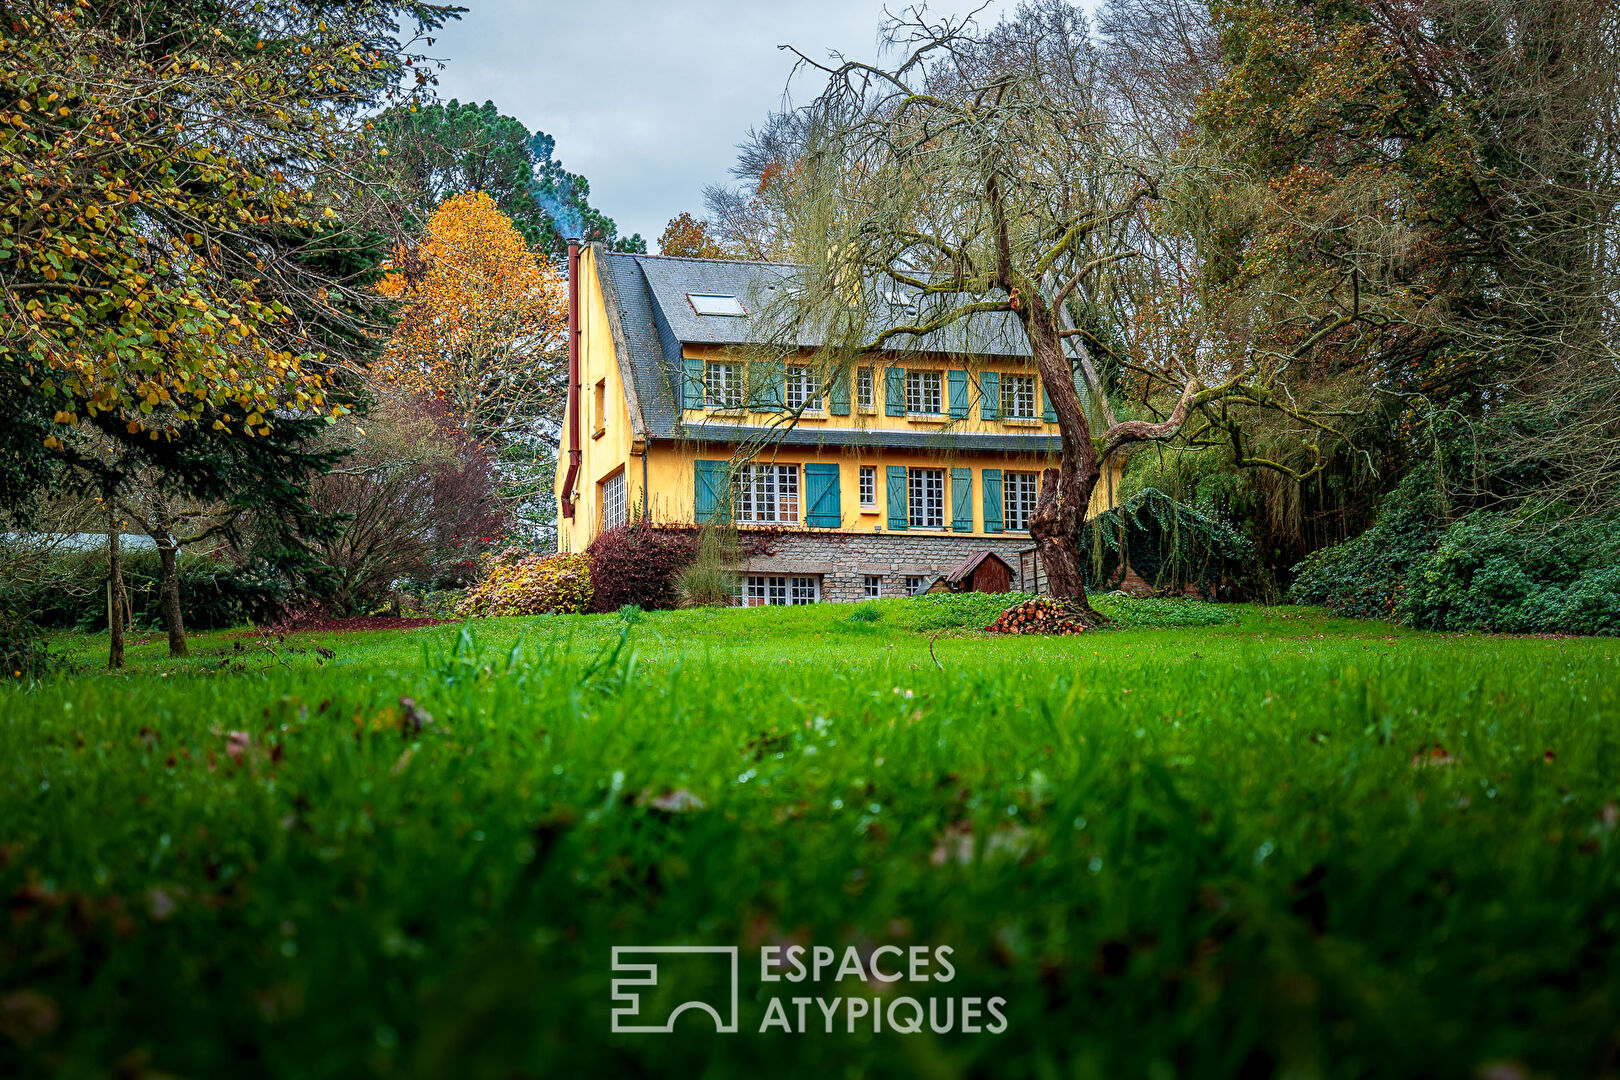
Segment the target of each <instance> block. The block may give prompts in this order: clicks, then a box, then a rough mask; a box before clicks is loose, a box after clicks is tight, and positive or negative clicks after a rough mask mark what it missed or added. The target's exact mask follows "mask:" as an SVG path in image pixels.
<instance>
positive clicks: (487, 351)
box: [379, 192, 568, 529]
mask: <svg viewBox="0 0 1620 1080" xmlns="http://www.w3.org/2000/svg"><path fill="white" fill-rule="evenodd" d="M380 288H381V289H382V292H383V294H384V295H385V296H389V297H392V298H394V299H397V300H399V301H400V302H401V307H400V312H399V322H398V324H397V326H396V327H395V330H394V334H393V337H392V339H391V340H390V341H389V343H388V348H387V350H386V352H385V353H384V355H383V358H382V361H381V363H380V371H379V373H380V374H381V375H382V376H383V377H385V378H387V379H389V380H391V381H393V382H396V383H398V384H400V385H402V386H404V387H406V388H408V389H411V390H414V391H416V392H417V393H421V394H426V395H429V396H431V397H433V398H436V399H438V400H440V401H442V402H443V403H444V404H446V405H447V406H449V408H450V409H451V410H452V411H453V412H454V414H455V416H456V418H457V420H458V421H459V422H460V423H461V424H462V426H463V427H464V428H465V429H466V431H467V433H468V434H469V435H471V436H472V437H473V438H475V439H477V440H478V441H479V443H480V444H482V445H483V446H484V448H485V450H486V452H488V453H489V454H490V456H491V457H492V458H493V459H494V460H495V461H496V464H497V468H498V469H499V471H500V473H501V481H502V485H501V488H502V503H503V508H504V509H505V510H506V512H507V514H508V517H509V519H510V520H512V521H513V522H514V523H515V524H518V525H519V526H524V525H527V526H529V527H531V528H540V529H543V528H544V527H545V525H546V524H547V523H548V522H549V519H550V514H549V510H550V500H549V498H548V495H549V493H550V491H551V479H550V476H551V471H552V470H554V469H555V468H556V457H555V449H554V448H555V446H556V435H557V430H558V424H559V420H560V416H561V412H562V406H563V403H564V402H565V401H566V398H567V392H568V363H567V354H566V344H567V341H566V335H567V318H568V314H567V312H568V308H567V305H568V298H567V288H566V284H565V282H564V281H563V280H562V277H561V275H560V274H558V272H557V271H556V269H554V268H553V267H552V265H551V263H550V262H549V261H548V260H547V259H546V258H545V257H544V256H542V255H540V254H538V253H536V252H534V251H531V250H530V249H529V247H528V246H527V245H526V244H525V243H524V241H523V237H522V236H521V235H520V234H519V233H518V231H517V229H516V227H514V226H513V224H512V222H511V220H510V219H509V218H508V217H507V216H506V215H505V214H503V213H501V211H500V210H499V209H498V208H497V207H496V205H495V200H493V199H492V198H490V197H489V196H488V195H486V194H484V193H483V192H474V193H472V194H470V195H457V196H455V197H454V198H450V199H446V200H445V201H444V202H443V203H441V204H440V205H439V208H438V209H437V210H435V211H434V212H433V215H432V216H431V217H430V218H429V219H428V223H427V230H426V233H425V234H424V236H423V237H422V239H421V240H420V241H419V242H418V243H416V244H414V245H408V246H401V247H400V248H399V249H398V250H397V251H396V252H395V254H394V269H393V270H392V271H391V272H390V273H389V274H387V275H386V276H385V277H384V278H383V280H382V283H381V286H380Z"/></svg>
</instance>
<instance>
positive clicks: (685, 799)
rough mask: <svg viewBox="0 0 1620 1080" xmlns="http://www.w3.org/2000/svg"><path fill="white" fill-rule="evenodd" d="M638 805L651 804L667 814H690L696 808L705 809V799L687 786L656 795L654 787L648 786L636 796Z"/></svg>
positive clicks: (655, 808)
mask: <svg viewBox="0 0 1620 1080" xmlns="http://www.w3.org/2000/svg"><path fill="white" fill-rule="evenodd" d="M636 805H637V806H650V807H652V808H653V809H654V810H662V811H663V812H664V813H666V814H689V813H691V812H692V811H694V810H702V809H703V800H702V799H700V798H698V797H697V796H696V795H694V794H692V793H691V792H690V791H688V790H687V789H686V788H676V789H675V790H674V791H666V792H664V793H663V794H662V795H654V794H653V793H652V788H646V789H645V790H643V791H642V793H641V794H640V795H638V796H636Z"/></svg>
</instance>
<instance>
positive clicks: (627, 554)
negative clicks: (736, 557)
mask: <svg viewBox="0 0 1620 1080" xmlns="http://www.w3.org/2000/svg"><path fill="white" fill-rule="evenodd" d="M697 547H698V532H697V530H695V529H659V528H655V527H653V526H651V525H643V524H640V523H639V522H638V523H636V524H632V525H621V526H619V527H618V528H617V529H609V530H608V531H607V532H605V533H603V534H602V535H601V536H598V537H597V538H596V539H595V540H594V541H593V542H592V543H591V546H590V547H588V548H586V549H585V554H586V555H588V556H590V560H591V587H592V591H593V593H594V594H595V595H594V598H593V600H592V602H591V610H592V611H618V610H619V609H620V608H621V607H623V606H624V605H626V604H635V605H636V606H637V607H640V608H644V609H646V610H648V611H654V610H658V609H660V608H672V607H674V606H675V601H676V592H675V583H676V580H677V579H678V578H679V576H680V573H681V571H682V570H683V569H685V568H686V565H687V564H688V563H690V562H691V561H692V558H693V556H695V555H696V554H697Z"/></svg>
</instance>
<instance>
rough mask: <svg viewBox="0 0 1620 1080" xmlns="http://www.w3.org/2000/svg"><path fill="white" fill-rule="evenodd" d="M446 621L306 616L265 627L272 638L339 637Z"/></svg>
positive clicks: (250, 633)
mask: <svg viewBox="0 0 1620 1080" xmlns="http://www.w3.org/2000/svg"><path fill="white" fill-rule="evenodd" d="M450 621H451V620H449V619H432V618H427V617H417V618H408V617H405V616H402V615H350V616H346V617H341V618H340V617H337V616H332V615H307V616H297V617H294V618H292V619H288V620H287V621H286V622H281V623H277V624H276V625H274V626H267V627H265V628H264V630H268V631H269V632H270V633H272V634H307V633H317V632H318V633H322V634H343V633H348V632H350V631H353V630H416V629H419V628H421V627H424V626H439V625H441V624H443V623H447V622H450ZM264 630H245V631H243V632H242V633H240V634H238V635H236V636H237V637H258V636H259V634H261V633H263V632H264Z"/></svg>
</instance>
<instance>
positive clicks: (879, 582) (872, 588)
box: [866, 574, 883, 600]
mask: <svg viewBox="0 0 1620 1080" xmlns="http://www.w3.org/2000/svg"><path fill="white" fill-rule="evenodd" d="M866 595H867V597H868V598H869V599H873V600H876V599H877V598H878V597H880V596H882V595H883V576H882V575H881V574H867V575H866Z"/></svg>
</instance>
